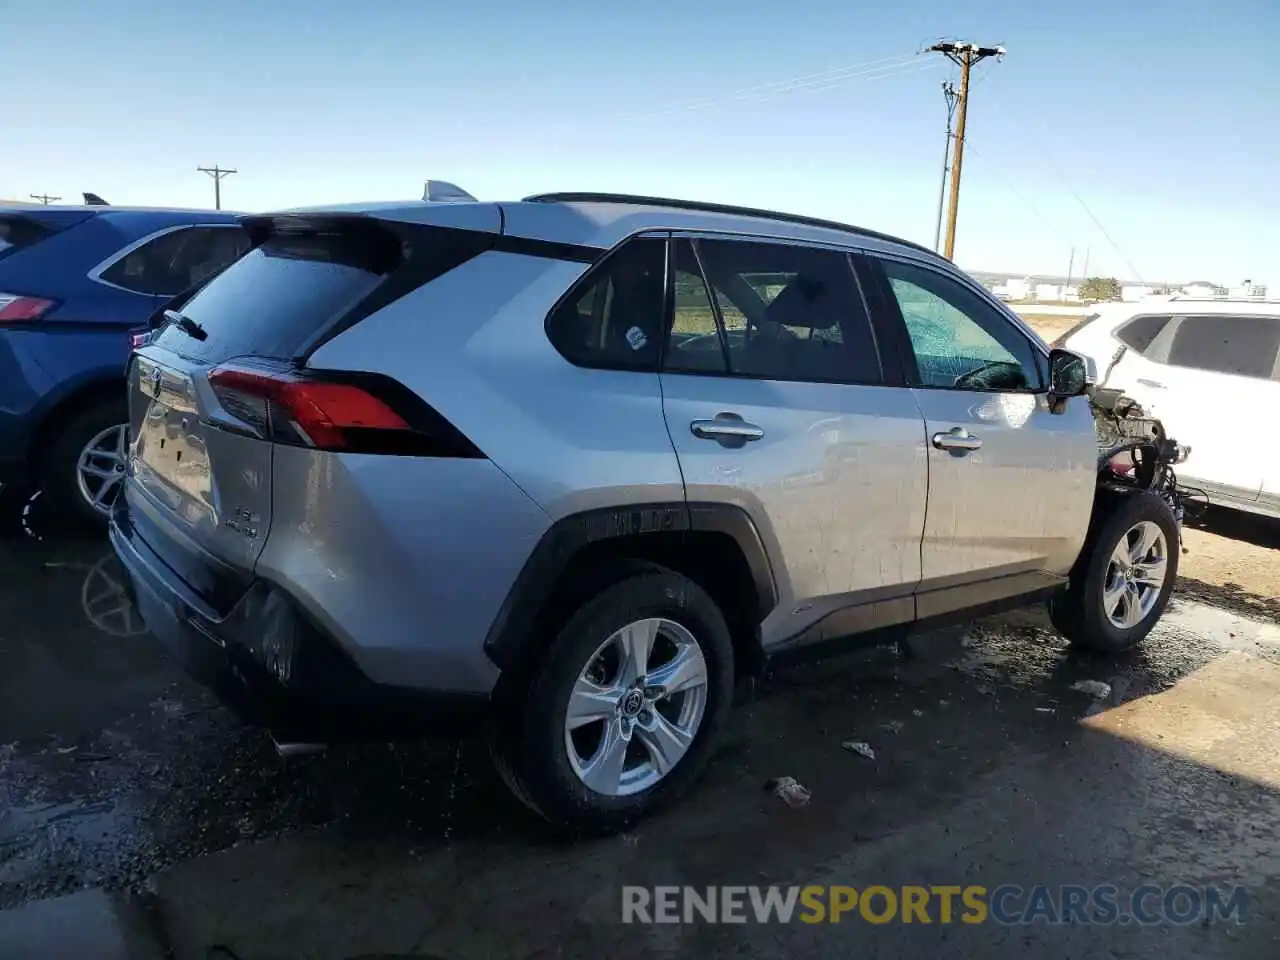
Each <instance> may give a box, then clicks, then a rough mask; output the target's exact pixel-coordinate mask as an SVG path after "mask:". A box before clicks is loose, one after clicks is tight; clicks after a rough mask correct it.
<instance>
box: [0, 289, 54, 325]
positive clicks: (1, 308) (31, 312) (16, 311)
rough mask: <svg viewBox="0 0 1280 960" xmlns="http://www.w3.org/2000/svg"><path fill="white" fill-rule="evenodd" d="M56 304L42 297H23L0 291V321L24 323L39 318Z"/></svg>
mask: <svg viewBox="0 0 1280 960" xmlns="http://www.w3.org/2000/svg"><path fill="white" fill-rule="evenodd" d="M55 306H56V304H55V302H54V301H52V300H45V299H44V298H43V297H24V296H21V295H19V294H16V293H0V323H25V322H29V321H31V320H39V319H40V318H41V317H43V316H44V315H45V314H46V313H48V312H49V311H50V310H52V309H53V308H54V307H55Z"/></svg>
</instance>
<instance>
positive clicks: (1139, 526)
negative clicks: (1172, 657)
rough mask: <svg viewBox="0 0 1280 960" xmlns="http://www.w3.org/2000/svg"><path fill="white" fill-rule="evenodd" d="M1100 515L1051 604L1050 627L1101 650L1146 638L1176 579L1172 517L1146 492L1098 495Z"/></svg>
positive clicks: (1120, 648) (1127, 646) (1111, 650)
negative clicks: (1109, 496) (1067, 580)
mask: <svg viewBox="0 0 1280 960" xmlns="http://www.w3.org/2000/svg"><path fill="white" fill-rule="evenodd" d="M1098 509H1099V510H1100V511H1103V512H1102V513H1100V515H1099V516H1098V517H1097V518H1095V522H1094V524H1093V526H1092V528H1091V529H1090V531H1089V537H1088V539H1087V540H1086V541H1085V546H1084V551H1083V553H1082V554H1081V556H1080V559H1079V560H1078V561H1077V562H1076V567H1075V569H1074V570H1073V571H1072V573H1071V580H1070V584H1069V586H1068V588H1067V590H1066V591H1064V592H1063V593H1061V594H1059V595H1058V596H1056V597H1054V598H1053V600H1051V601H1050V603H1049V615H1050V618H1051V619H1052V620H1053V624H1054V626H1056V627H1057V628H1058V630H1059V631H1060V632H1061V633H1062V635H1063V636H1065V637H1066V638H1067V640H1068V641H1070V642H1071V644H1072V645H1074V646H1077V647H1082V648H1085V649H1089V650H1094V651H1098V652H1101V653H1120V652H1123V651H1125V650H1129V649H1131V648H1133V647H1135V646H1136V645H1137V644H1139V643H1140V642H1141V641H1142V640H1143V639H1145V638H1146V636H1147V634H1149V633H1150V632H1151V630H1152V628H1153V627H1154V626H1155V625H1156V622H1157V621H1158V620H1159V619H1160V616H1161V614H1163V613H1164V610H1165V607H1166V606H1168V604H1169V595H1170V594H1171V593H1172V592H1173V586H1174V583H1175V582H1176V581H1177V579H1178V557H1179V543H1180V540H1179V534H1178V522H1177V520H1176V519H1175V518H1174V515H1173V511H1172V510H1171V509H1170V508H1169V505H1168V504H1167V503H1165V501H1164V500H1162V499H1161V498H1160V497H1158V496H1156V495H1154V494H1150V493H1131V494H1120V495H1117V497H1116V498H1115V499H1113V500H1104V501H1101V502H1100V505H1099V508H1098Z"/></svg>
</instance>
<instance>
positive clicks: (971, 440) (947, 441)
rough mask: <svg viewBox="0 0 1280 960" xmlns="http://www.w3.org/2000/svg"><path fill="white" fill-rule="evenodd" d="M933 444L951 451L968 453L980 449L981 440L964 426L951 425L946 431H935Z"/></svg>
mask: <svg viewBox="0 0 1280 960" xmlns="http://www.w3.org/2000/svg"><path fill="white" fill-rule="evenodd" d="M933 445H934V446H935V447H937V448H938V449H939V450H947V451H950V452H952V453H970V452H971V451H973V450H981V449H982V441H981V440H980V439H978V438H977V437H975V436H974V435H973V434H972V433H970V432H969V431H968V430H966V429H965V428H964V427H952V428H951V429H950V430H948V431H947V432H946V433H935V434H934V435H933Z"/></svg>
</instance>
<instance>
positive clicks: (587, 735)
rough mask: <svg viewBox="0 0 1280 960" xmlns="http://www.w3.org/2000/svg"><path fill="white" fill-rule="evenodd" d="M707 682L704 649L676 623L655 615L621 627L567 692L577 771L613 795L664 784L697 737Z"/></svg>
mask: <svg viewBox="0 0 1280 960" xmlns="http://www.w3.org/2000/svg"><path fill="white" fill-rule="evenodd" d="M707 679H708V678H707V662H706V658H705V657H704V656H703V653H702V648H701V647H700V646H699V645H698V642H697V640H695V639H694V637H693V634H692V633H690V632H689V630H688V629H687V628H685V627H684V626H682V625H680V624H678V623H676V622H675V621H673V620H667V619H663V618H658V617H652V618H648V619H644V620H637V621H635V622H634V623H630V624H627V625H626V626H625V627H623V628H622V629H620V630H618V631H616V632H615V633H614V634H613V635H611V636H610V637H609V638H608V639H607V640H605V641H604V643H602V644H600V646H599V647H597V648H596V650H595V652H594V653H593V654H592V655H591V657H590V658H589V660H588V661H587V665H586V666H585V667H584V668H583V670H582V672H581V673H580V674H579V676H578V679H577V681H576V682H575V683H574V686H573V690H572V692H571V693H570V695H569V702H568V704H567V707H566V711H565V723H564V736H565V746H566V748H567V750H568V755H569V763H570V765H571V766H572V767H573V771H574V773H576V774H577V775H578V778H579V779H580V780H581V781H582V782H583V783H584V784H585V785H586V786H587V787H589V788H591V789H592V790H593V791H595V792H596V793H600V794H604V795H605V796H612V797H621V796H629V795H631V794H636V793H640V792H642V791H644V790H648V789H649V788H651V787H653V786H655V785H656V784H658V783H659V782H660V781H661V780H662V779H663V778H664V777H666V776H667V774H669V773H670V772H671V771H672V769H674V768H675V766H676V764H677V763H679V762H680V759H681V758H682V757H683V756H684V755H685V753H687V752H688V750H689V747H690V745H691V744H692V743H693V740H694V737H696V736H697V733H698V728H699V727H700V726H701V724H702V719H703V716H704V714H705V712H706V706H707Z"/></svg>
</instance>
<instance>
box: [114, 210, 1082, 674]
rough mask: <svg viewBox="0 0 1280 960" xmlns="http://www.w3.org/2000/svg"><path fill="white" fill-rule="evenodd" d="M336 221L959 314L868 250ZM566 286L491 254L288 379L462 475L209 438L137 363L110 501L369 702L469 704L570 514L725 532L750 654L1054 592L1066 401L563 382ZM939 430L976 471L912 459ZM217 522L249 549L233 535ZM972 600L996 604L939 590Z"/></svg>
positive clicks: (678, 222)
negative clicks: (155, 517)
mask: <svg viewBox="0 0 1280 960" xmlns="http://www.w3.org/2000/svg"><path fill="white" fill-rule="evenodd" d="M342 212H347V213H364V214H367V215H368V216H371V217H377V218H382V219H387V220H396V221H400V222H403V223H418V224H438V225H443V226H448V227H452V228H457V229H464V230H482V231H494V230H501V231H502V233H503V235H504V236H506V237H514V238H524V239H528V240H535V241H546V242H549V243H553V244H577V245H584V246H587V247H593V248H598V249H600V250H604V249H608V248H611V247H614V246H616V245H617V244H619V243H620V242H622V241H624V240H625V239H626V238H628V237H631V236H634V235H636V234H640V233H650V232H654V231H668V230H671V231H676V230H678V231H697V232H704V233H711V234H715V235H726V234H727V235H735V234H738V235H743V236H751V237H756V238H759V237H774V238H777V239H782V240H787V241H791V242H799V243H813V244H821V245H823V246H827V247H831V246H835V247H838V248H840V249H846V250H849V251H851V252H856V251H864V252H869V253H879V252H882V253H891V254H893V255H895V256H897V257H899V258H902V257H905V258H908V259H913V260H917V261H919V262H922V263H926V264H927V265H928V266H930V267H932V268H934V269H937V270H940V271H943V272H946V273H947V274H948V275H949V276H952V277H954V278H955V279H957V280H958V281H959V282H962V283H964V284H965V285H966V286H969V287H970V288H973V289H976V290H979V291H981V288H980V287H978V286H977V285H976V284H974V283H973V282H972V281H971V280H969V279H968V278H967V277H965V276H964V275H963V274H961V273H960V272H959V271H958V270H956V269H955V268H954V267H953V266H952V265H950V264H949V263H947V262H945V261H942V260H940V259H939V258H936V257H931V256H930V255H928V254H926V253H923V252H920V251H914V250H908V249H904V248H903V247H902V246H900V245H898V244H895V243H893V242H892V241H891V240H887V239H883V238H878V237H874V236H861V235H858V234H851V233H847V232H842V231H838V230H834V229H827V228H824V227H818V226H809V225H803V224H796V223H789V222H783V221H777V222H774V221H768V220H762V219H760V218H756V217H747V216H734V215H727V214H719V213H715V214H712V213H706V212H698V211H691V210H675V209H666V208H661V207H649V206H643V205H638V206H625V205H619V204H579V203H542V204H540V203H518V204H503V205H501V206H498V205H494V204H481V203H477V204H468V203H450V204H444V205H432V204H413V205H377V206H361V207H353V208H346V209H344V210H343V211H342ZM587 269H588V267H587V264H585V263H582V262H571V261H568V260H565V259H557V258H556V257H555V256H554V255H538V254H537V253H536V252H535V253H531V254H526V253H521V252H513V251H511V250H502V249H491V250H488V251H487V252H484V253H481V254H479V255H478V256H475V257H474V258H473V259H470V260H468V261H466V262H465V263H463V264H462V265H461V266H458V267H456V268H455V269H452V270H450V271H449V272H447V273H445V274H443V275H442V276H439V277H438V278H436V279H433V280H431V281H430V282H429V283H426V284H425V285H423V286H421V287H419V288H417V289H414V290H413V291H412V292H410V293H408V294H407V295H405V296H402V297H400V298H399V299H395V300H392V301H391V302H390V303H388V304H387V305H385V306H383V307H381V309H378V310H376V311H375V312H373V313H372V314H371V315H369V316H367V317H365V318H363V319H362V320H361V321H360V322H359V323H357V324H355V325H354V326H352V327H350V328H348V329H345V330H344V331H342V332H341V333H339V334H338V335H337V336H335V337H333V339H331V340H329V341H328V342H326V343H324V344H323V345H321V346H320V347H319V348H318V349H317V350H316V351H315V352H314V353H313V354H312V355H311V356H310V357H309V358H308V360H307V365H308V366H309V367H310V368H313V369H317V370H330V371H349V372H375V373H378V374H382V375H385V376H387V377H390V378H393V379H394V380H396V381H398V382H399V383H400V384H402V385H403V386H404V387H406V388H407V389H408V390H409V391H411V392H412V393H414V394H416V395H417V396H418V397H420V398H422V399H423V400H425V401H426V402H427V403H428V404H430V405H431V407H432V408H434V410H435V411H437V412H438V413H439V414H440V415H441V416H442V417H443V418H445V419H446V420H448V421H449V423H451V424H452V425H453V426H455V427H456V428H457V429H458V430H459V431H460V432H461V433H462V434H463V435H465V436H466V437H467V438H468V439H469V440H470V441H471V442H473V443H474V444H475V446H476V447H478V448H479V450H480V451H482V452H483V454H484V455H485V457H486V458H487V459H456V460H455V459H437V458H429V457H408V456H374V455H354V454H336V453H325V452H319V451H315V450H310V449H305V448H301V447H289V446H279V445H273V444H271V443H269V442H267V441H265V440H261V439H258V438H256V437H253V436H250V435H245V434H244V433H242V432H241V433H237V432H233V431H232V430H230V429H226V428H227V427H230V426H232V425H231V424H229V423H225V422H224V423H222V424H221V425H220V420H222V418H225V417H226V416H227V414H226V412H225V411H223V410H221V408H220V407H219V405H218V402H217V399H216V398H215V397H214V396H213V394H212V391H211V390H210V389H209V388H208V385H207V382H206V381H204V380H203V376H204V375H205V374H206V373H207V371H206V370H203V369H201V368H200V367H199V365H198V364H193V363H190V362H185V361H183V360H182V359H181V358H179V357H176V356H173V355H169V354H167V353H165V352H164V351H161V350H160V349H159V348H156V347H148V348H145V349H144V350H143V351H142V355H141V358H140V361H139V362H140V364H143V365H144V367H145V365H146V364H152V365H159V366H161V367H163V368H164V370H165V371H167V372H166V374H165V376H170V377H171V378H172V379H173V381H174V391H173V396H174V397H175V398H176V399H175V400H174V403H173V404H170V405H167V406H165V407H164V408H163V409H160V408H159V407H156V406H155V405H154V403H152V402H151V401H147V400H146V399H145V397H144V396H143V394H141V393H139V394H138V398H137V400H136V404H135V408H134V414H133V424H134V431H135V433H134V436H135V441H134V445H133V451H132V460H131V463H132V476H131V478H130V480H129V483H128V491H129V492H128V497H129V502H130V504H131V505H132V504H133V503H134V502H135V501H136V502H138V503H142V502H143V501H144V500H145V501H146V509H148V510H150V511H152V512H155V513H158V514H159V513H162V514H165V515H166V516H167V518H168V519H167V522H166V526H167V528H172V529H177V530H179V531H180V535H181V536H183V537H186V538H187V539H189V540H190V541H191V542H192V543H193V544H195V545H196V546H197V547H198V548H199V549H200V550H203V551H205V552H207V553H209V554H210V555H213V556H216V557H217V558H218V559H219V560H221V561H224V562H227V563H229V564H232V565H234V566H236V567H239V568H244V569H248V570H251V571H252V572H253V575H254V576H256V577H260V578H264V579H266V580H268V581H269V582H271V583H272V584H274V585H276V586H277V587H279V588H280V589H282V590H283V591H285V592H286V593H287V594H288V595H289V596H291V597H292V598H293V599H294V600H296V601H297V603H298V604H299V605H300V606H301V607H303V608H304V609H305V611H306V612H307V614H308V615H309V616H310V617H311V618H312V619H313V620H314V621H315V622H316V623H318V624H320V625H321V626H322V627H323V628H324V629H325V631H326V632H327V633H328V634H330V635H331V636H332V637H333V638H334V639H335V640H336V641H337V642H338V643H339V644H340V645H341V646H342V647H343V649H344V650H345V651H346V653H347V654H349V655H350V657H351V658H352V659H353V660H354V661H355V662H356V664H358V666H359V667H360V669H361V670H362V671H363V672H364V673H365V674H366V675H367V676H368V677H369V678H371V679H372V680H374V681H375V682H380V683H388V684H396V685H400V686H409V687H415V688H420V689H430V690H457V691H463V692H468V693H484V692H487V691H489V690H490V689H491V688H492V687H493V685H494V684H495V683H496V681H497V678H498V674H499V671H498V668H497V667H496V666H495V665H494V664H493V663H492V662H491V661H490V660H489V659H488V656H487V654H486V652H485V650H484V642H485V638H486V636H487V635H488V633H489V631H490V629H491V627H492V626H493V624H494V622H495V620H496V619H497V617H498V611H499V609H500V608H501V607H502V605H503V603H504V600H505V599H506V598H507V596H508V593H509V591H510V590H511V588H512V585H513V583H515V582H516V580H517V577H518V576H519V575H520V573H521V570H522V568H523V567H524V566H525V564H526V561H528V559H529V558H530V556H531V555H532V554H533V552H534V549H535V547H536V545H537V544H538V541H539V538H541V537H542V536H543V534H544V533H545V532H546V531H547V530H548V529H550V528H551V527H552V525H553V524H554V523H555V522H556V521H558V520H561V519H563V518H566V517H571V516H573V515H574V514H577V513H580V512H582V511H585V510H590V509H595V508H601V507H610V508H618V507H627V506H630V505H633V504H649V503H674V504H679V503H682V502H690V503H694V502H699V503H704V502H711V503H717V504H731V505H734V506H737V507H740V508H742V509H743V510H745V511H746V513H747V514H748V515H749V517H750V519H751V521H752V522H753V524H754V526H755V528H756V530H757V532H758V533H759V535H760V538H761V541H762V543H763V545H764V548H765V551H766V553H767V554H768V560H769V564H770V565H771V567H772V570H773V576H774V579H775V581H776V583H777V587H778V592H779V603H778V605H777V607H776V609H774V611H773V612H772V613H771V614H770V615H769V616H768V618H767V619H766V620H765V622H764V624H762V628H761V632H762V639H763V642H764V644H765V646H766V647H767V648H776V647H781V646H784V645H786V644H788V643H789V642H792V641H794V640H795V638H797V637H798V636H799V635H801V634H802V633H804V632H805V631H806V630H808V629H809V628H811V627H812V626H813V625H814V624H817V623H818V622H819V621H821V620H823V618H825V617H828V616H830V615H831V614H833V613H837V612H839V611H842V610H847V609H849V608H851V607H857V608H862V609H865V610H866V611H867V616H866V618H865V620H864V624H863V625H864V626H867V627H874V626H879V625H887V624H890V623H896V622H903V621H908V620H911V619H914V618H915V617H916V616H917V615H924V613H925V612H926V611H928V612H942V611H944V610H946V609H950V608H956V607H963V606H964V605H966V603H969V602H970V601H971V600H972V599H973V598H974V597H982V598H987V599H991V598H993V597H997V596H999V595H1000V594H1001V591H1004V592H1005V593H1016V592H1019V591H1023V592H1025V591H1026V590H1028V589H1031V588H1033V587H1034V586H1036V585H1038V584H1039V583H1040V582H1043V583H1045V584H1049V583H1053V582H1057V581H1059V580H1060V579H1061V577H1062V576H1063V575H1064V574H1065V573H1066V571H1067V570H1068V569H1069V568H1070V566H1071V564H1072V563H1073V562H1074V560H1075V556H1076V554H1077V553H1078V551H1079V548H1080V546H1081V544H1082V543H1083V541H1084V537H1085V532H1086V530H1087V527H1088V523H1089V516H1090V510H1091V505H1092V499H1093V491H1094V457H1095V439H1094V431H1093V424H1092V419H1091V417H1090V415H1089V411H1088V408H1087V404H1086V403H1085V401H1083V400H1078V401H1072V402H1070V403H1069V404H1068V406H1067V411H1066V413H1065V414H1062V415H1054V414H1051V413H1049V411H1048V408H1047V405H1046V404H1045V401H1044V398H1043V396H1039V397H1037V396H1032V395H1029V394H981V393H972V392H963V391H950V390H912V389H909V388H906V387H901V386H847V385H839V384H823V383H807V382H786V383H782V382H773V381H767V380H753V379H746V378H733V377H718V376H685V375H679V374H670V373H662V374H658V373H652V372H649V373H646V372H628V371H622V370H605V369H586V368H582V367H577V366H574V365H572V364H570V363H569V362H568V361H566V360H565V358H564V357H563V356H561V355H560V353H558V352H557V350H556V349H555V348H554V347H553V346H552V344H551V343H550V342H549V340H548V337H547V335H546V333H545V330H544V319H545V318H546V316H547V314H548V312H549V311H551V309H552V308H553V307H554V306H555V305H556V304H557V303H558V302H559V301H560V300H561V298H562V297H563V296H564V295H565V293H566V291H568V290H569V289H570V288H571V287H572V286H573V285H574V284H575V282H576V281H577V280H578V279H579V278H580V277H582V275H583V274H584V272H585V271H586V270H587ZM980 295H981V296H983V297H984V298H985V299H986V300H987V301H988V302H990V303H991V304H992V305H993V307H994V308H995V309H997V310H999V311H1000V312H1001V314H1002V315H1004V316H1006V317H1007V318H1008V319H1009V322H1010V324H1012V325H1013V326H1015V327H1017V328H1018V329H1019V330H1022V331H1023V332H1024V334H1025V335H1026V336H1027V337H1028V339H1029V340H1030V341H1031V342H1032V343H1033V345H1034V348H1035V349H1036V350H1037V351H1039V352H1040V353H1041V354H1042V355H1043V354H1044V353H1046V352H1047V350H1046V348H1045V347H1044V345H1043V343H1042V342H1040V341H1039V339H1038V338H1036V337H1035V335H1034V334H1032V333H1031V332H1030V331H1029V330H1028V329H1027V328H1026V327H1025V325H1023V324H1022V322H1021V320H1019V319H1017V318H1016V316H1015V315H1014V314H1012V313H1011V312H1010V311H1009V310H1008V309H1007V308H1005V307H1004V306H1003V305H1002V304H999V302H998V301H995V300H994V298H991V297H989V295H987V294H986V293H985V291H982V292H981V293H980ZM145 369H147V370H149V369H150V367H145ZM154 399H155V398H153V400H154ZM179 400H180V402H179ZM182 404H186V406H182ZM723 412H734V413H737V414H739V415H740V416H741V417H742V418H743V419H744V420H745V421H748V422H749V423H751V424H753V425H755V426H757V427H759V428H760V430H761V431H762V436H761V437H760V439H758V440H753V441H751V442H748V443H746V444H745V445H744V446H741V447H738V448H732V447H726V446H722V445H721V444H720V443H717V442H716V441H715V440H712V439H707V438H704V437H699V436H696V435H695V434H694V432H693V430H692V428H691V426H690V425H691V423H692V422H693V421H694V420H699V419H704V418H713V417H715V416H716V414H718V413H723ZM184 418H185V419H184ZM957 426H961V427H965V428H967V429H968V430H970V431H972V432H973V433H974V434H976V435H978V436H979V437H980V438H981V440H982V444H983V445H982V448H981V450H979V451H975V452H972V453H969V454H966V455H964V456H956V455H953V454H951V453H948V452H947V451H944V450H938V449H935V448H934V447H933V446H932V445H931V443H930V437H931V436H932V435H933V434H934V433H936V432H940V431H947V430H950V429H952V428H953V427H957ZM161 439H164V440H165V441H166V442H165V450H166V451H167V450H169V448H170V446H171V445H172V444H175V443H176V444H179V445H182V446H181V448H182V449H183V451H184V455H183V462H184V463H185V464H189V465H190V467H189V469H190V473H189V474H187V473H184V472H183V470H180V469H179V468H178V465H177V463H176V462H174V463H169V462H168V461H165V460H164V459H163V457H161V456H160V454H159V452H158V449H157V448H158V445H159V442H160V440H161ZM175 449H176V448H175ZM183 469H187V468H183ZM242 514H244V515H246V516H251V517H252V519H253V523H252V528H253V531H254V535H253V536H248V535H247V533H246V531H245V530H244V529H243V525H240V526H237V521H238V520H239V519H244V518H243V517H242ZM228 521H231V523H230V524H228ZM175 535H177V534H175ZM1037 578H1038V579H1037ZM984 582H991V583H995V584H996V585H995V586H994V587H987V588H984V589H983V590H977V591H974V590H970V589H960V590H958V591H957V588H967V587H970V586H972V585H974V584H981V583H984ZM947 591H952V593H951V594H950V595H948V593H947ZM948 604H950V605H951V606H950V607H948Z"/></svg>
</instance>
